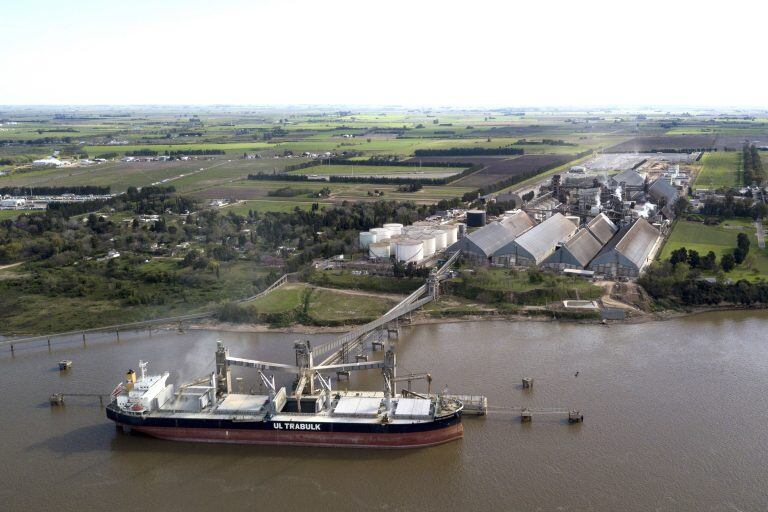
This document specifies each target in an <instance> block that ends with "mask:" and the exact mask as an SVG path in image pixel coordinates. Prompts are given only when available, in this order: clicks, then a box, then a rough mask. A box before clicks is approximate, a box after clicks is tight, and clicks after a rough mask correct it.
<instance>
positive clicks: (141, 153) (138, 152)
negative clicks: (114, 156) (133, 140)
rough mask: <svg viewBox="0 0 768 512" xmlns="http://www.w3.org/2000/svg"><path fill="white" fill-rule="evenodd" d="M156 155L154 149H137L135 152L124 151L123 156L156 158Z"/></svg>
mask: <svg viewBox="0 0 768 512" xmlns="http://www.w3.org/2000/svg"><path fill="white" fill-rule="evenodd" d="M157 155H158V153H157V151H155V150H154V149H146V148H145V149H137V150H135V151H126V152H125V156H157Z"/></svg>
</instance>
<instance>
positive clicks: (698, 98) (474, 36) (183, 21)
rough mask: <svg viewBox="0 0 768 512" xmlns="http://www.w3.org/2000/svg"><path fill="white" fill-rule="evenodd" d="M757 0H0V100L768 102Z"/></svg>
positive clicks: (762, 16)
mask: <svg viewBox="0 0 768 512" xmlns="http://www.w3.org/2000/svg"><path fill="white" fill-rule="evenodd" d="M766 15H768V2H753V1H750V2H747V1H742V0H732V1H730V2H722V1H718V2H711V1H707V0H699V1H688V0H664V1H658V0H644V1H642V2H637V1H635V2H626V1H621V0H611V1H602V0H582V1H574V0H569V1H559V0H548V1H537V0H533V1H529V2H518V1H514V0H503V1H482V0H474V1H461V2H453V1H450V0H442V1H437V2H434V1H431V0H408V1H400V0H387V1H373V0H356V1H346V0H343V1H337V0H311V1H303V0H295V1H294V0H278V1H269V0H266V1H262V0H250V1H240V0H216V1H198V0H187V1H183V2H182V1H178V0H130V1H117V0H99V1H94V0H69V1H66V2H63V1H61V0H0V104H6V105H12V104H56V105H63V104H73V105H76V104H87V105H104V104H118V105H129V104H139V105H143V104H237V105H245V104H247V105H307V104H314V105H326V104H327V105H406V106H436V107H442V106H452V107H484V106H509V107H532V106H582V107H590V106H608V105H615V106H643V105H655V106H660V105H664V106H689V105H690V106H704V107H707V106H709V107H747V108H754V107H757V108H761V107H766V106H768V105H766V94H765V91H766V79H768V66H766V65H765V63H764V62H763V58H762V57H763V55H764V54H765V51H764V50H765V38H764V36H763V35H762V33H763V31H764V30H763V27H762V25H763V24H764V23H765V20H766Z"/></svg>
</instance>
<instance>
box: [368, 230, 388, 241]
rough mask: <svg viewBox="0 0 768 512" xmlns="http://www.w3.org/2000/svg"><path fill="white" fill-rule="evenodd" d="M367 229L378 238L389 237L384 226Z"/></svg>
mask: <svg viewBox="0 0 768 512" xmlns="http://www.w3.org/2000/svg"><path fill="white" fill-rule="evenodd" d="M368 231H370V232H371V233H374V234H375V235H377V236H378V237H379V239H382V238H389V230H388V229H385V228H371V229H369V230H368Z"/></svg>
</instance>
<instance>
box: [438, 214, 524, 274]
mask: <svg viewBox="0 0 768 512" xmlns="http://www.w3.org/2000/svg"><path fill="white" fill-rule="evenodd" d="M535 225H536V223H535V222H534V221H533V219H532V218H531V217H530V216H529V215H528V214H527V213H525V212H517V213H514V214H512V215H508V216H505V217H504V218H503V219H502V220H501V221H499V222H491V223H490V224H488V225H486V226H483V227H482V228H480V229H476V230H475V231H472V232H471V233H469V234H468V235H467V236H465V237H464V238H462V239H461V240H459V241H458V242H456V243H455V244H453V245H452V246H451V247H450V248H448V252H455V251H457V250H461V251H462V255H463V256H464V257H465V258H467V259H468V260H471V261H475V262H477V263H488V261H489V260H490V258H491V257H492V256H493V255H494V254H495V253H496V252H498V251H499V249H502V248H504V247H506V246H508V245H509V244H510V243H511V242H512V241H514V239H515V238H517V237H518V236H519V235H521V234H522V233H525V232H526V231H528V230H529V229H531V228H533V227H534V226H535Z"/></svg>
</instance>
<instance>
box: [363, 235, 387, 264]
mask: <svg viewBox="0 0 768 512" xmlns="http://www.w3.org/2000/svg"><path fill="white" fill-rule="evenodd" d="M389 255H390V252H389V240H387V241H386V242H373V243H372V244H371V245H370V246H369V247H368V256H369V257H371V258H376V259H378V260H385V259H388V258H389Z"/></svg>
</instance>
